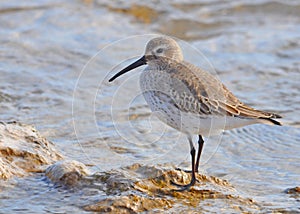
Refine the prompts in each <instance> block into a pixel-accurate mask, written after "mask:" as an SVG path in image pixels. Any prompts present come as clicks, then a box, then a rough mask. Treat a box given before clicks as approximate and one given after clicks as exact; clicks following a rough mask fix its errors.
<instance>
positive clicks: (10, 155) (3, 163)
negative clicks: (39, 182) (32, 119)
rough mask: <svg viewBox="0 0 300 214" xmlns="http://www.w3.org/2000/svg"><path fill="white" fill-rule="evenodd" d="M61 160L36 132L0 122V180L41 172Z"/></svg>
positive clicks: (30, 127) (15, 124) (11, 123)
mask: <svg viewBox="0 0 300 214" xmlns="http://www.w3.org/2000/svg"><path fill="white" fill-rule="evenodd" d="M60 159H62V156H61V155H60V153H59V152H58V151H56V149H55V148H54V145H53V143H51V142H50V141H48V140H46V139H45V138H44V137H42V136H41V135H40V134H39V133H38V132H37V130H36V129H35V128H34V127H33V126H31V125H26V124H21V123H17V122H8V123H4V122H0V179H9V178H11V177H12V176H20V177H21V176H25V175H27V174H28V173H30V172H41V171H43V170H44V168H43V166H44V165H48V164H53V163H54V162H55V161H58V160H60Z"/></svg>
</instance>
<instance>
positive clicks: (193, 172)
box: [171, 137, 196, 191]
mask: <svg viewBox="0 0 300 214" xmlns="http://www.w3.org/2000/svg"><path fill="white" fill-rule="evenodd" d="M188 139H189V143H190V147H191V152H190V154H191V159H192V179H191V182H190V183H189V184H187V185H180V184H177V183H174V182H173V181H171V183H172V184H173V185H176V186H179V187H181V188H180V189H178V191H184V190H188V189H189V188H190V187H191V186H193V185H194V184H195V183H196V172H195V153H196V150H195V148H194V146H193V142H192V138H191V137H189V138H188Z"/></svg>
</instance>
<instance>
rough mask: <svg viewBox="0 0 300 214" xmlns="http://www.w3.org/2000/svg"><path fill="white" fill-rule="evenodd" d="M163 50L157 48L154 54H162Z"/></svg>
mask: <svg viewBox="0 0 300 214" xmlns="http://www.w3.org/2000/svg"><path fill="white" fill-rule="evenodd" d="M163 51H164V50H163V49H162V48H158V49H157V50H156V53H162V52H163Z"/></svg>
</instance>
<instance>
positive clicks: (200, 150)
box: [176, 135, 204, 173]
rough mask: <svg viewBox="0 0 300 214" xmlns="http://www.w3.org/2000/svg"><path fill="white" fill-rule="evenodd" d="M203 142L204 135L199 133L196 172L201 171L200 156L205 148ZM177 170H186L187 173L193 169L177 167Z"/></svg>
mask: <svg viewBox="0 0 300 214" xmlns="http://www.w3.org/2000/svg"><path fill="white" fill-rule="evenodd" d="M203 144H204V140H203V138H202V136H201V135H199V139H198V153H197V160H196V165H195V172H199V163H200V157H201V153H202V149H203ZM176 170H180V171H184V172H186V173H191V172H192V170H182V169H180V168H176Z"/></svg>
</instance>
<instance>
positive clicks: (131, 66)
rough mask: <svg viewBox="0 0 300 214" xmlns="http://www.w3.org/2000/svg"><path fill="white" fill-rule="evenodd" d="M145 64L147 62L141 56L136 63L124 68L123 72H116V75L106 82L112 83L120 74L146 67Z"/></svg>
mask: <svg viewBox="0 0 300 214" xmlns="http://www.w3.org/2000/svg"><path fill="white" fill-rule="evenodd" d="M146 64H147V61H146V57H145V56H143V57H141V58H140V59H138V60H137V61H135V62H134V63H132V64H130V65H128V66H127V67H126V68H124V69H123V70H121V71H120V72H118V73H117V74H115V75H114V76H113V77H112V78H110V79H109V80H108V82H112V81H114V80H115V79H116V78H118V77H119V76H121V75H122V74H125V73H126V72H128V71H130V70H132V69H135V68H137V67H139V66H142V65H146Z"/></svg>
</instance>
